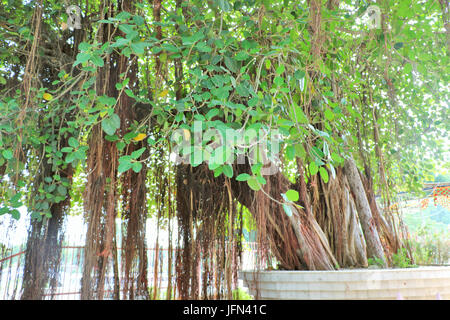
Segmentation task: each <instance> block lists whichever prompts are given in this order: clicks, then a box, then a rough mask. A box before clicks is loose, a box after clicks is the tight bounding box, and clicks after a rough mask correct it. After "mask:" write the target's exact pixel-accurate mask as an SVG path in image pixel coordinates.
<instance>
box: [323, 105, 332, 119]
mask: <svg viewBox="0 0 450 320" xmlns="http://www.w3.org/2000/svg"><path fill="white" fill-rule="evenodd" d="M324 114H325V118H326V119H327V120H328V121H332V120H333V119H334V113H333V111H331V110H330V109H328V108H326V109H325V112H324Z"/></svg>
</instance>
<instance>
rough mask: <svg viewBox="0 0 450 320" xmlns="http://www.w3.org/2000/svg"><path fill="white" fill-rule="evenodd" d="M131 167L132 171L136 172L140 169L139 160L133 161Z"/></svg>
mask: <svg viewBox="0 0 450 320" xmlns="http://www.w3.org/2000/svg"><path fill="white" fill-rule="evenodd" d="M132 169H133V171H134V172H136V173H138V172H139V171H141V169H142V163H141V162H135V163H133V167H132Z"/></svg>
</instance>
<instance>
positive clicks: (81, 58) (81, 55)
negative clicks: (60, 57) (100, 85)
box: [73, 52, 91, 67]
mask: <svg viewBox="0 0 450 320" xmlns="http://www.w3.org/2000/svg"><path fill="white" fill-rule="evenodd" d="M90 58H91V55H90V54H89V53H86V52H80V53H79V54H77V59H76V61H75V63H74V64H73V66H74V67H75V66H76V65H78V64H80V63H84V62H86V61H88V60H89V59H90Z"/></svg>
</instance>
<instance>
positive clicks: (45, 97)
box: [42, 93, 53, 101]
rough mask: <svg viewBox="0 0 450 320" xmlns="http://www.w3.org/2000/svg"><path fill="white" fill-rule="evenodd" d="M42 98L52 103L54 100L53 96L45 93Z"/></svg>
mask: <svg viewBox="0 0 450 320" xmlns="http://www.w3.org/2000/svg"><path fill="white" fill-rule="evenodd" d="M42 97H43V98H44V99H45V100H47V101H50V100H52V99H53V96H52V95H51V94H50V93H44V95H43V96H42Z"/></svg>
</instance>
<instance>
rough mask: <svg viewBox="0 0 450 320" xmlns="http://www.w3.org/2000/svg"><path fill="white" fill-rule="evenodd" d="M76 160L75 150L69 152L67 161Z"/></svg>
mask: <svg viewBox="0 0 450 320" xmlns="http://www.w3.org/2000/svg"><path fill="white" fill-rule="evenodd" d="M73 160H75V152H71V153H68V154H67V156H66V163H72V161H73Z"/></svg>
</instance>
